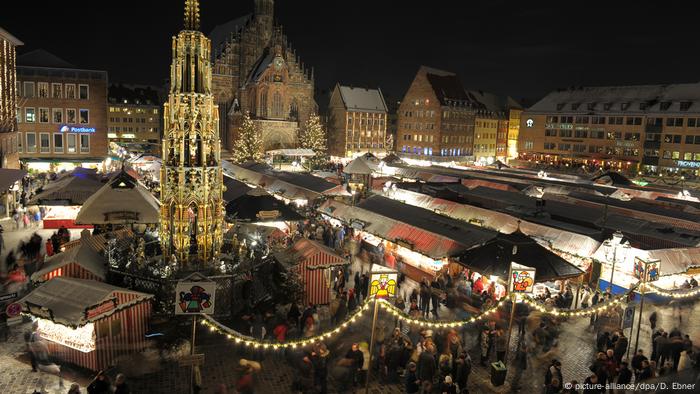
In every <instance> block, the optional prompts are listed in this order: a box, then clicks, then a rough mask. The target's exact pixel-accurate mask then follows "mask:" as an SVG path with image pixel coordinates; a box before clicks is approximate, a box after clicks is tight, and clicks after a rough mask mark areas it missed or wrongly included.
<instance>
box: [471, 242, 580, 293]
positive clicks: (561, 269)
mask: <svg viewBox="0 0 700 394" xmlns="http://www.w3.org/2000/svg"><path fill="white" fill-rule="evenodd" d="M459 261H460V263H461V264H463V265H465V266H467V267H469V268H470V269H473V270H474V271H476V272H478V273H480V274H482V275H496V276H498V277H500V278H504V279H506V280H507V278H508V272H509V270H510V264H511V263H517V264H520V265H525V266H528V267H533V268H535V269H536V270H537V274H536V276H535V280H536V281H537V282H547V281H553V280H557V279H566V278H573V277H577V276H579V275H581V274H583V271H582V270H580V269H579V268H578V267H576V266H575V265H573V264H571V263H569V262H568V261H566V260H564V259H563V258H561V257H559V255H557V254H555V253H553V252H551V251H550V250H548V249H547V248H545V247H544V246H542V245H540V244H539V243H537V241H535V240H534V239H532V238H530V237H528V236H527V235H525V234H523V233H521V232H520V231H516V232H514V233H512V234H498V236H497V237H496V238H494V239H492V240H489V241H487V242H486V243H484V244H483V245H481V246H478V247H475V248H473V249H470V250H468V251H467V252H465V253H464V254H463V255H462V256H460V258H459Z"/></svg>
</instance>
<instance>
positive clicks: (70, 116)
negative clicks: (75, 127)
mask: <svg viewBox="0 0 700 394" xmlns="http://www.w3.org/2000/svg"><path fill="white" fill-rule="evenodd" d="M66 123H70V124H75V123H77V121H76V118H75V108H67V109H66Z"/></svg>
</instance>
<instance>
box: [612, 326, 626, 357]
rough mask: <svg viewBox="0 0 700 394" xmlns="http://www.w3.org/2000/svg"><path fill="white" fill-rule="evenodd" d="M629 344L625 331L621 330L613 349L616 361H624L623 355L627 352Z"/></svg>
mask: <svg viewBox="0 0 700 394" xmlns="http://www.w3.org/2000/svg"><path fill="white" fill-rule="evenodd" d="M627 344H628V341H627V337H626V336H625V334H624V333H622V332H620V336H619V337H618V338H617V342H615V347H614V349H613V353H614V357H615V362H616V363H618V364H619V363H620V362H621V361H622V356H624V355H625V352H626V351H627Z"/></svg>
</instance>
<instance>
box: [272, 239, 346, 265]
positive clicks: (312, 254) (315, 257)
mask: <svg viewBox="0 0 700 394" xmlns="http://www.w3.org/2000/svg"><path fill="white" fill-rule="evenodd" d="M275 259H276V260H277V261H279V262H280V263H282V264H285V265H287V266H293V265H296V264H297V263H299V262H301V261H308V262H310V264H308V265H307V267H306V268H307V269H311V270H313V269H314V268H312V267H314V266H320V267H323V268H328V267H330V266H333V265H343V264H345V263H346V260H345V259H344V258H343V257H342V256H340V255H338V254H337V253H336V252H335V251H334V250H333V249H331V248H328V247H326V246H324V245H321V244H320V243H318V242H316V241H312V240H310V239H307V238H302V239H300V240H298V241H297V242H295V243H294V244H293V245H292V246H290V247H289V248H287V249H285V250H284V251H282V252H279V253H275Z"/></svg>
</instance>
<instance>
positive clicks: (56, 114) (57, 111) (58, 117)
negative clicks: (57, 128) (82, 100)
mask: <svg viewBox="0 0 700 394" xmlns="http://www.w3.org/2000/svg"><path fill="white" fill-rule="evenodd" d="M51 115H52V116H51V119H52V120H53V123H63V108H52V109H51Z"/></svg>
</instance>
